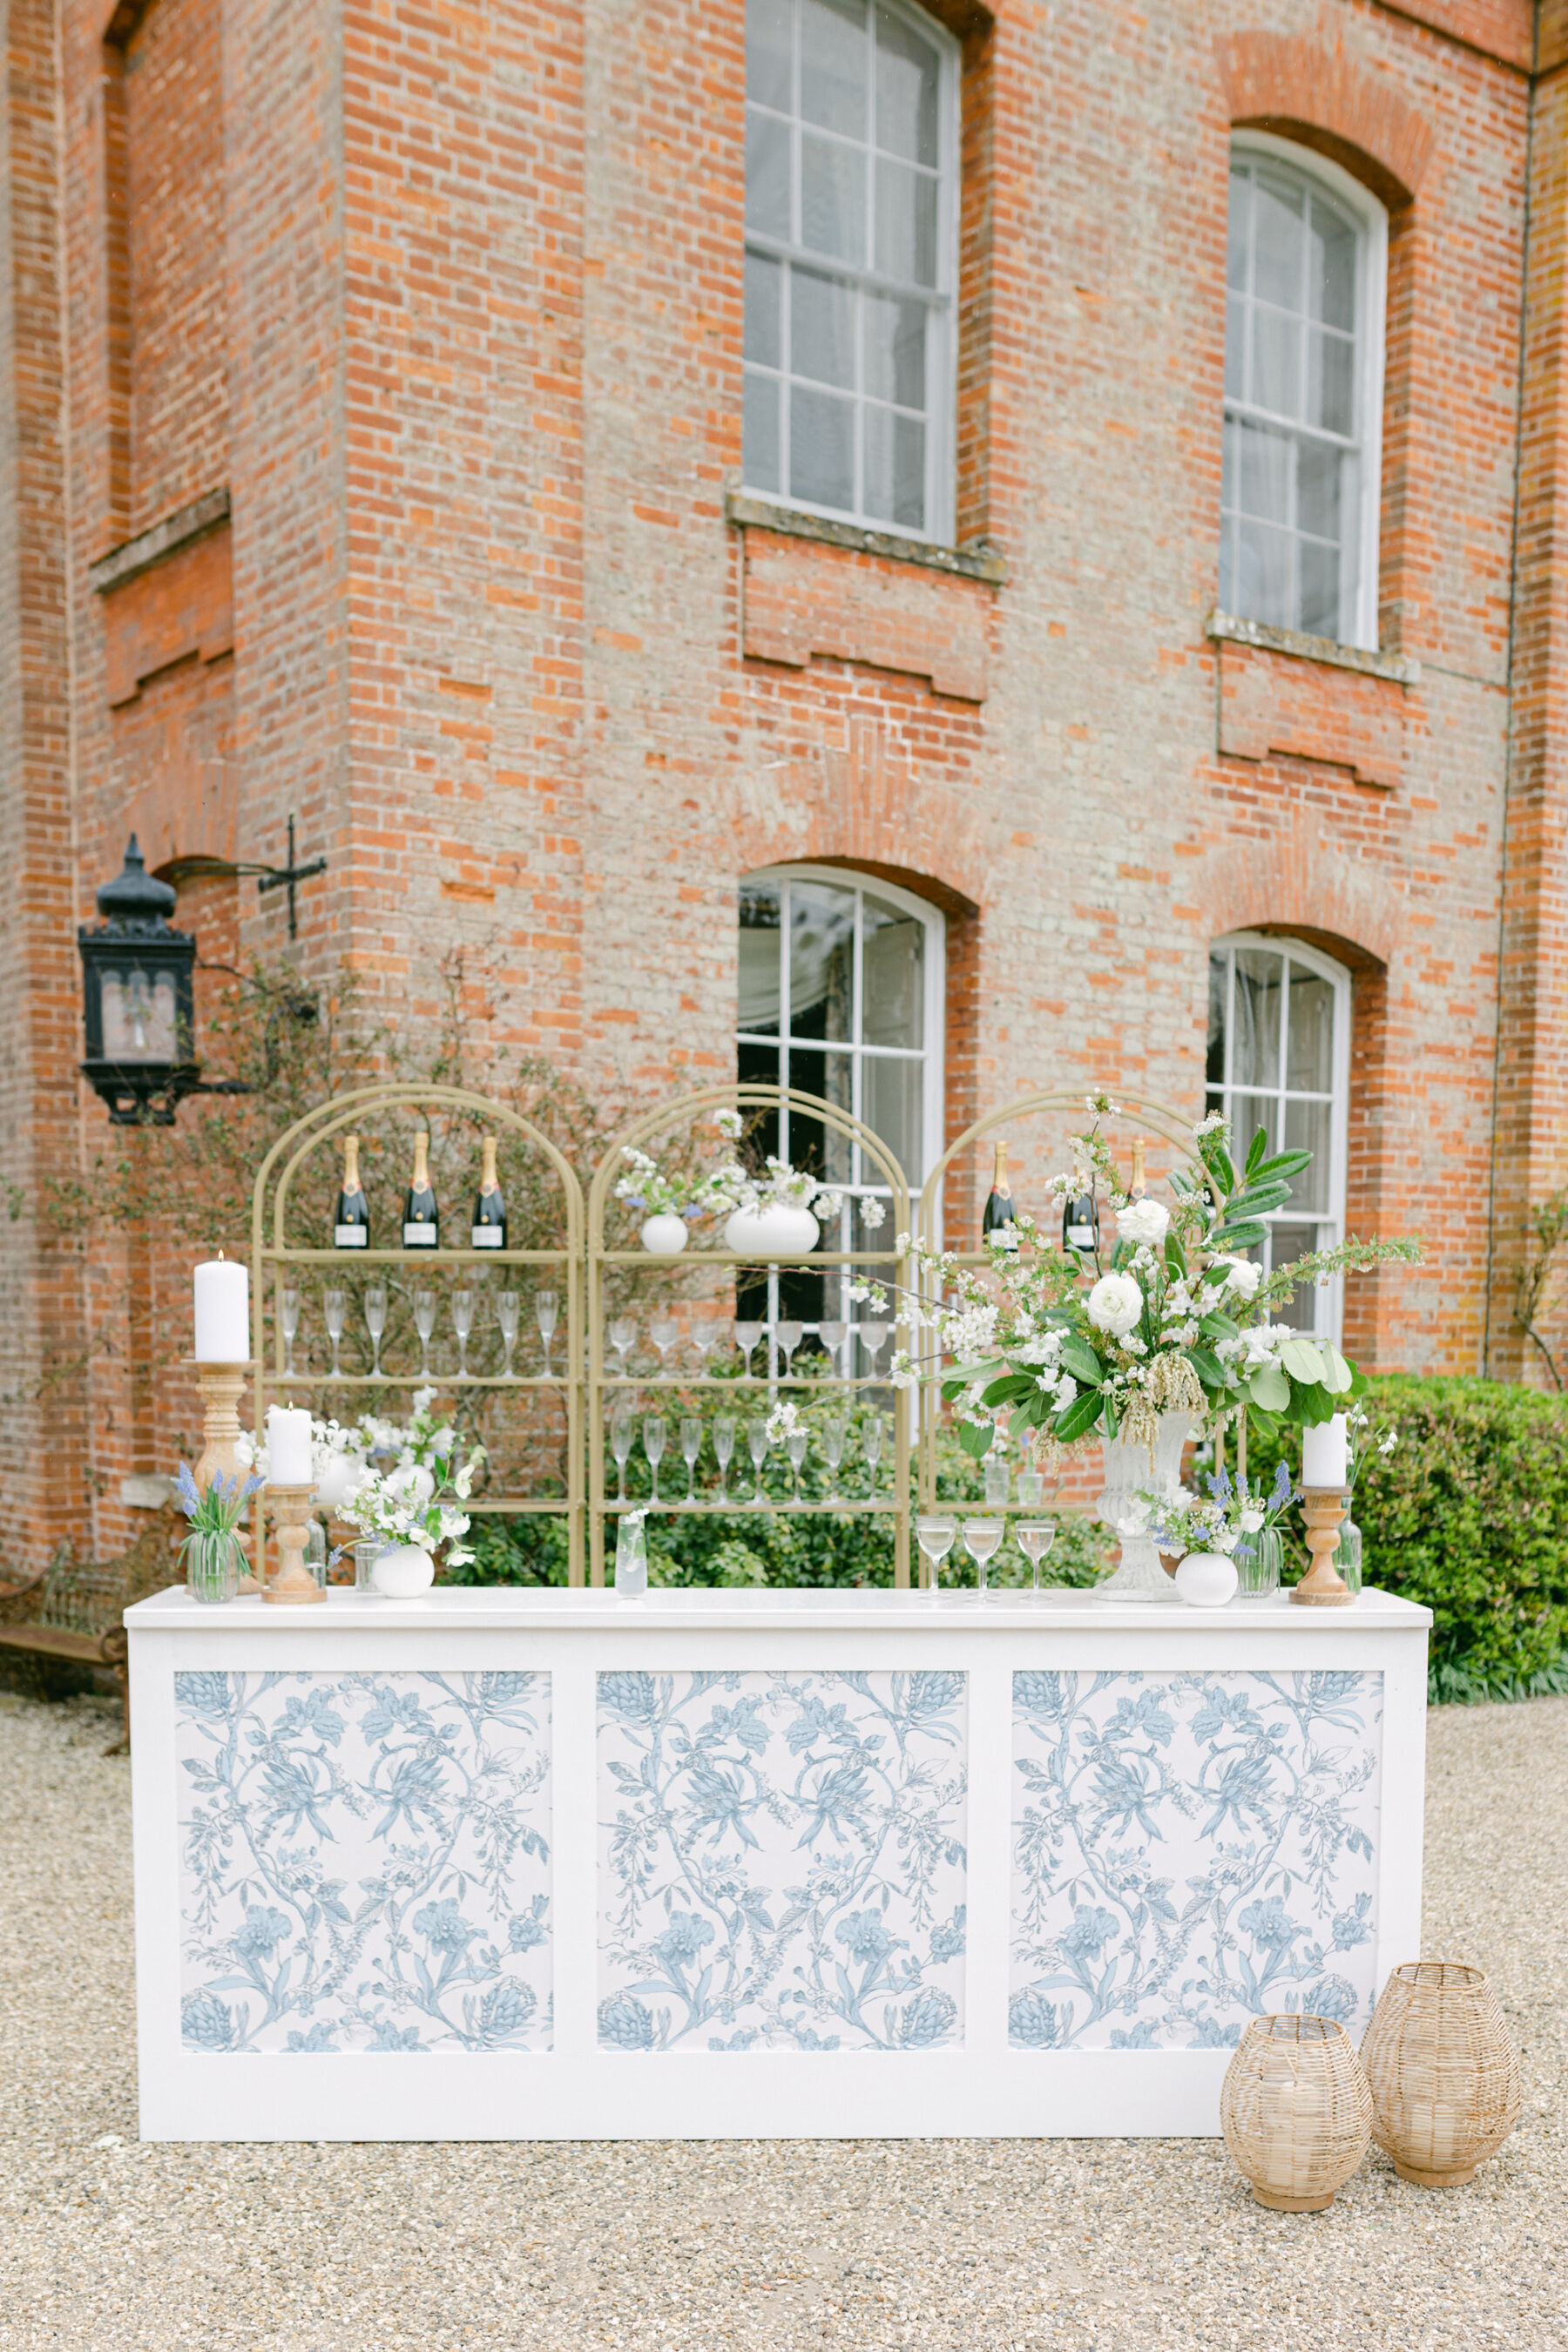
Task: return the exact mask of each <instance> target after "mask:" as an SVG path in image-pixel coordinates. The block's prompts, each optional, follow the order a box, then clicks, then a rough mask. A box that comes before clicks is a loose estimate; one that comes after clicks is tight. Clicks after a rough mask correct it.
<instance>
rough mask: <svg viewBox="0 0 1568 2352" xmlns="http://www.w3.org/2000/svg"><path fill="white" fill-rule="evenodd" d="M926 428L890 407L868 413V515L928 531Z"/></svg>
mask: <svg viewBox="0 0 1568 2352" xmlns="http://www.w3.org/2000/svg"><path fill="white" fill-rule="evenodd" d="M925 468H926V436H925V426H924V425H921V424H920V423H919V422H918V420H917V419H915V418H914V417H911V416H897V415H894V413H893V411H892V410H891V409H890V408H868V409H867V411H866V486H865V490H864V493H863V496H864V501H865V508H866V512H867V514H868V515H870V516H873V517H875V518H876V519H877V520H879V521H881V522H896V523H898V524H900V526H901V527H902V528H903V529H904V530H924V528H925V511H926V502H925Z"/></svg>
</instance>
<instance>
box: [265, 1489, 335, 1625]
mask: <svg viewBox="0 0 1568 2352" xmlns="http://www.w3.org/2000/svg"><path fill="white" fill-rule="evenodd" d="M314 1492H315V1489H314V1487H313V1486H268V1489H267V1501H268V1507H269V1509H270V1510H271V1512H272V1519H273V1525H274V1527H275V1528H276V1529H277V1531H278V1572H277V1574H276V1575H275V1576H270V1577H268V1580H267V1590H266V1591H265V1592H264V1594H263V1595H262V1598H263V1599H264V1600H266V1601H280V1602H283V1603H286V1604H287V1603H292V1604H295V1605H299V1604H301V1603H303V1604H307V1605H308V1604H309V1603H310V1601H324V1600H325V1599H326V1597H327V1596H326V1594H325V1593H324V1592H323V1591H322V1590H321V1586H320V1585H319V1584H318V1583H317V1581H316V1580H315V1578H314V1577H313V1576H312V1575H311V1573H310V1570H309V1569H308V1568H307V1567H306V1565H305V1546H306V1544H307V1543H308V1542H309V1540H310V1497H311V1496H312V1495H313V1494H314Z"/></svg>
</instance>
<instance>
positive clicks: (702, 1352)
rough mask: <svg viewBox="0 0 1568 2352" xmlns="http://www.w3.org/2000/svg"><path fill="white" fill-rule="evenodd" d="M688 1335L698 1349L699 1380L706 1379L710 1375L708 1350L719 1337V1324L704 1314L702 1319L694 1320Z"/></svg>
mask: <svg viewBox="0 0 1568 2352" xmlns="http://www.w3.org/2000/svg"><path fill="white" fill-rule="evenodd" d="M687 1337H688V1338H689V1340H690V1341H691V1344H692V1346H693V1347H694V1348H695V1349H696V1350H697V1377H698V1379H699V1380H706V1379H707V1377H708V1350H709V1349H710V1347H711V1346H712V1345H713V1342H714V1340H715V1339H717V1338H718V1337H719V1326H718V1325H717V1323H714V1322H712V1321H711V1320H710V1318H707V1317H706V1316H704V1317H702V1318H700V1319H694V1320H693V1322H692V1326H691V1328H690V1330H689V1333H688V1334H687Z"/></svg>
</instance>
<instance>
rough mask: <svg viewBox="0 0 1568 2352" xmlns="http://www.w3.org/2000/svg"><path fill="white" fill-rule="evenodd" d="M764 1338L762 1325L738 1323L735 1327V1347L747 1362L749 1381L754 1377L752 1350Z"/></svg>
mask: <svg viewBox="0 0 1568 2352" xmlns="http://www.w3.org/2000/svg"><path fill="white" fill-rule="evenodd" d="M762 1336H763V1327H762V1325H761V1324H760V1323H737V1324H736V1326H735V1345H736V1347H737V1348H739V1349H740V1350H741V1353H742V1355H743V1356H744V1358H745V1360H746V1378H747V1379H748V1380H750V1379H751V1377H752V1349H753V1348H754V1347H755V1346H756V1344H757V1341H758V1340H759V1339H761V1338H762Z"/></svg>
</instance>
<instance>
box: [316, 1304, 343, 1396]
mask: <svg viewBox="0 0 1568 2352" xmlns="http://www.w3.org/2000/svg"><path fill="white" fill-rule="evenodd" d="M347 1306H348V1298H347V1295H346V1294H345V1293H344V1292H343V1291H341V1290H325V1291H323V1292H322V1293H321V1313H322V1314H323V1316H324V1317H325V1318H326V1324H327V1337H328V1339H330V1340H331V1343H332V1370H331V1377H332V1379H333V1380H334V1381H341V1380H342V1372H341V1371H340V1370H339V1369H338V1341H339V1340H340V1339H342V1336H343V1314H344V1310H345V1308H346V1307H347Z"/></svg>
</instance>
